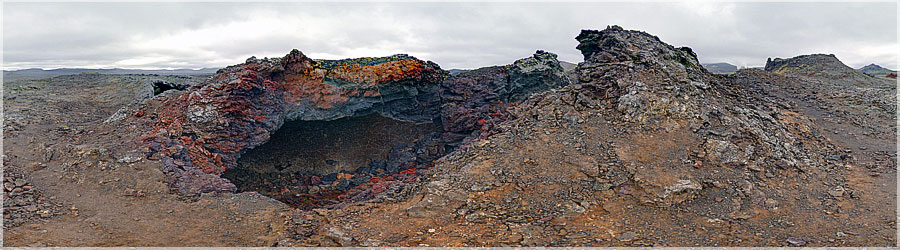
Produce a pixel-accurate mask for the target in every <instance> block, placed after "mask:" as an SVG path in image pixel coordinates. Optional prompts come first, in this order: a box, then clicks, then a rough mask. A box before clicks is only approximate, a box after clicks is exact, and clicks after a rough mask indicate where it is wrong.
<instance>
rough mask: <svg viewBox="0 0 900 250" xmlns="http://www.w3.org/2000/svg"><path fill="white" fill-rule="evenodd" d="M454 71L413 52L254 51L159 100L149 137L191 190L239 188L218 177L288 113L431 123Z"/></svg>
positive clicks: (180, 184) (151, 108) (150, 109)
mask: <svg viewBox="0 0 900 250" xmlns="http://www.w3.org/2000/svg"><path fill="white" fill-rule="evenodd" d="M445 74H446V73H445V72H444V71H442V70H441V69H440V68H439V67H438V66H437V65H436V64H434V63H431V62H424V61H421V60H418V59H416V58H413V57H409V56H406V55H395V56H391V57H384V58H359V59H349V60H340V61H327V60H325V61H315V60H312V59H310V58H308V57H306V56H305V55H303V53H301V52H300V51H298V50H294V51H291V53H290V54H288V55H287V56H285V57H283V58H273V59H263V60H259V59H256V58H250V59H248V60H247V62H246V63H244V64H240V65H236V66H231V67H228V68H225V69H222V70H220V71H219V72H218V74H216V75H215V76H213V77H212V78H211V79H210V80H208V81H207V82H205V83H203V84H201V85H199V86H197V87H194V88H191V89H189V90H187V91H186V92H183V93H181V94H178V95H174V96H169V97H164V98H161V99H156V100H153V101H151V102H150V103H149V104H150V105H147V106H146V107H145V109H146V110H143V111H142V112H145V113H148V114H151V115H150V118H149V120H148V121H147V122H148V123H150V124H152V129H151V131H147V134H146V137H144V141H145V142H146V143H147V144H149V145H150V148H151V153H155V154H159V157H160V159H161V160H162V161H163V162H164V164H165V165H166V168H167V170H169V171H171V172H170V173H171V174H174V176H176V177H177V178H178V180H176V181H175V186H176V187H177V188H178V189H179V190H180V191H181V192H184V193H198V192H209V191H228V190H234V185H232V184H231V183H228V181H226V180H224V179H221V178H219V177H218V176H219V175H220V174H222V172H224V171H225V169H227V168H229V167H233V166H234V165H235V164H236V163H235V162H236V159H237V158H238V157H239V156H240V154H241V153H242V152H244V151H246V150H247V149H250V148H253V147H256V146H258V145H260V144H262V143H265V142H266V141H267V140H268V139H269V135H270V134H271V132H273V131H275V130H277V129H278V128H279V127H280V126H281V125H282V124H283V123H284V121H285V120H296V119H301V120H334V119H338V118H343V117H350V116H359V115H365V114H369V113H375V112H377V113H381V115H383V116H386V117H390V118H394V119H399V120H408V121H414V122H430V121H431V120H432V119H434V118H436V117H435V114H437V112H436V110H437V108H439V106H438V104H439V103H438V102H437V100H439V99H438V98H435V97H436V95H437V91H436V90H437V88H436V87H437V86H438V84H439V83H440V81H441V80H442V79H443V77H444V75H445Z"/></svg>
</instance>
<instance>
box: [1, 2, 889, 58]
mask: <svg viewBox="0 0 900 250" xmlns="http://www.w3.org/2000/svg"><path fill="white" fill-rule="evenodd" d="M897 5H898V4H897V3H895V2H869V3H840V2H831V3H771V2H739V3H715V2H692V3H683V2H655V3H650V2H643V3H615V2H593V3H583V2H582V3H551V2H543V3H510V2H507V3H500V2H493V3H476V2H454V3H434V2H431V3H422V2H417V3H383V2H381V3H325V2H318V3H309V2H307V3H289V2H281V3H234V2H232V3H175V2H168V3H134V2H132V3H113V2H104V3H9V2H7V3H3V8H2V9H3V10H2V12H3V68H4V69H7V70H10V69H23V68H44V69H52V68H115V67H118V68H133V69H160V68H202V67H213V68H220V67H224V66H228V65H234V64H238V63H242V62H244V61H245V60H246V59H247V58H248V57H250V56H256V57H259V58H263V57H280V56H284V55H286V54H287V53H288V52H289V51H290V50H291V49H295V48H296V49H299V50H301V51H303V53H304V54H306V55H307V56H309V57H311V58H316V59H343V58H356V57H369V56H388V55H393V54H409V55H412V56H415V57H417V58H419V59H423V60H430V61H434V62H436V63H438V64H439V65H441V67H442V68H445V69H451V68H461V69H471V68H478V67H482V66H490V65H505V64H510V63H512V62H513V61H515V60H516V59H519V58H524V57H528V56H531V55H532V54H533V53H534V52H535V51H536V50H545V51H549V52H553V53H556V54H558V55H559V59H560V60H564V61H569V62H575V63H577V62H581V61H583V57H582V56H581V54H580V52H579V51H578V50H576V49H575V46H576V45H577V44H578V42H577V41H575V36H577V35H578V33H579V32H580V31H581V30H582V29H598V30H599V29H604V28H606V27H607V25H620V26H622V27H623V28H625V29H632V30H642V31H646V32H648V33H650V34H653V35H656V36H658V37H659V38H660V39H662V41H664V42H666V43H669V44H671V45H673V46H676V47H680V46H688V47H691V48H692V49H693V50H694V52H696V53H697V54H698V57H699V59H700V61H701V62H702V63H716V62H728V63H731V64H734V65H738V66H741V67H758V66H763V65H764V64H765V62H766V58H769V57H772V58H776V57H781V58H788V57H793V56H797V55H803V54H812V53H824V54H835V55H836V56H837V57H838V59H840V60H841V61H843V62H844V63H845V64H847V65H849V66H851V67H854V68H859V67H862V66H865V65H868V64H870V63H876V64H879V65H882V66H884V67H887V68H891V69H897V68H898V67H897V66H898V65H897V61H898V58H897V57H898V55H897V54H898V53H900V45H898V43H897V25H898V22H897V13H898V11H897Z"/></svg>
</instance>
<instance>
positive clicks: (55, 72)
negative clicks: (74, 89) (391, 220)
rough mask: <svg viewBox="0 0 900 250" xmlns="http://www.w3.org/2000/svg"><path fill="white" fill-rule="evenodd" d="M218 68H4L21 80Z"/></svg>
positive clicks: (210, 71) (190, 73)
mask: <svg viewBox="0 0 900 250" xmlns="http://www.w3.org/2000/svg"><path fill="white" fill-rule="evenodd" d="M218 70H219V69H218V68H202V69H158V70H142V69H119V68H114V69H79V68H62V69H50V70H44V69H22V70H10V71H7V70H4V71H3V79H4V81H6V80H20V79H41V78H46V77H54V76H61V75H74V74H80V73H99V74H105V75H129V74H135V75H141V74H145V75H178V76H196V75H212V74H215V73H216V71H218Z"/></svg>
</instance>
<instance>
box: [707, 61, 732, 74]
mask: <svg viewBox="0 0 900 250" xmlns="http://www.w3.org/2000/svg"><path fill="white" fill-rule="evenodd" d="M701 65H702V66H703V68H705V69H706V70H707V71H709V72H710V73H718V74H723V73H734V72H735V71H737V70H738V67H737V66H734V65H732V64H730V63H724V62H721V63H706V64H701Z"/></svg>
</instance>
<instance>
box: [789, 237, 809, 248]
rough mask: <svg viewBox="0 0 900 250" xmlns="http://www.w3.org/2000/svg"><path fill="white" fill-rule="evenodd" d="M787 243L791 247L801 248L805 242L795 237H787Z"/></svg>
mask: <svg viewBox="0 0 900 250" xmlns="http://www.w3.org/2000/svg"><path fill="white" fill-rule="evenodd" d="M787 243H788V244H791V246H795V247H802V246H804V245H806V240H805V239H802V238H797V237H788V238H787Z"/></svg>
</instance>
